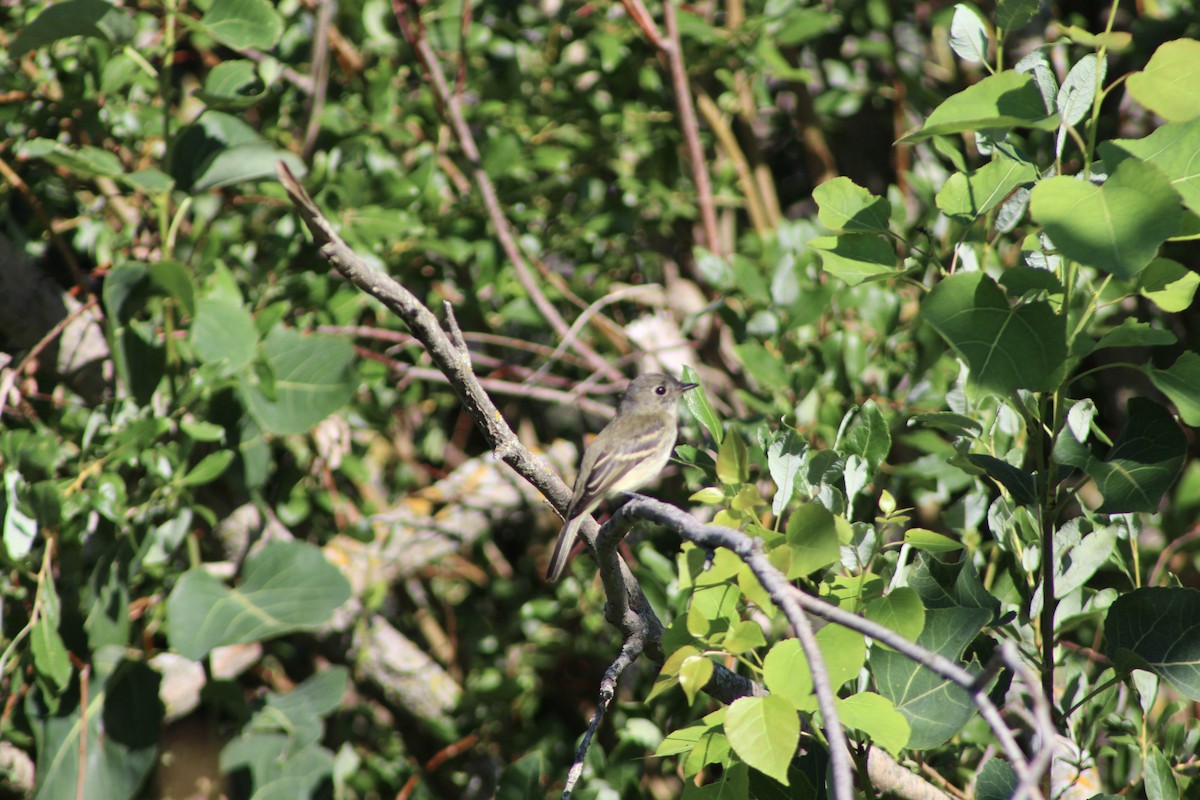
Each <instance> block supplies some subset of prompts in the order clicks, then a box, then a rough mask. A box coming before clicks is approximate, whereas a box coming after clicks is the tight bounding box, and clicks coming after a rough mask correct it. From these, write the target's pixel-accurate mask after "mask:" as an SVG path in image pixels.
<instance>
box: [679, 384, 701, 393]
mask: <svg viewBox="0 0 1200 800" xmlns="http://www.w3.org/2000/svg"><path fill="white" fill-rule="evenodd" d="M699 385H700V384H698V383H685V384H683V388H682V389H680V390H679V391H681V392H690V391H691V390H692V389H695V388H696V387H697V386H699Z"/></svg>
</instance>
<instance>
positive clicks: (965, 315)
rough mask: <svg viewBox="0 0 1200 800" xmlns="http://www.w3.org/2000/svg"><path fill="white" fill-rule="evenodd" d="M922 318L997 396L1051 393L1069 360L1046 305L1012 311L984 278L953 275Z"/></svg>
mask: <svg viewBox="0 0 1200 800" xmlns="http://www.w3.org/2000/svg"><path fill="white" fill-rule="evenodd" d="M921 316H922V317H924V319H925V321H926V322H928V323H929V324H930V325H931V326H933V328H934V330H936V331H937V332H938V333H939V334H941V336H942V338H944V339H945V340H946V341H947V342H949V343H950V346H951V347H953V348H954V349H955V351H957V352H958V354H959V355H960V356H962V358H963V360H965V361H966V362H967V366H968V367H969V368H970V371H971V374H970V378H971V380H972V382H974V383H975V384H976V385H978V386H980V387H982V388H984V389H990V390H992V391H994V392H997V393H999V394H1008V393H1009V392H1012V391H1013V390H1015V389H1029V390H1032V391H1051V390H1053V389H1054V388H1055V387H1056V386H1057V385H1058V382H1059V381H1060V380H1061V375H1060V371H1061V368H1062V366H1063V362H1064V361H1065V360H1066V357H1067V346H1066V342H1065V340H1064V338H1063V337H1064V335H1065V333H1064V330H1063V323H1062V320H1061V319H1059V317H1058V316H1057V315H1056V314H1055V313H1054V312H1053V311H1052V310H1051V308H1050V305H1049V304H1048V303H1046V302H1045V301H1037V302H1033V303H1022V304H1020V305H1018V306H1016V307H1011V306H1009V303H1008V299H1007V298H1006V297H1005V296H1004V292H1002V291H1001V290H1000V288H999V287H998V286H996V284H995V282H994V281H992V279H991V278H990V277H988V276H987V275H985V274H984V273H982V272H968V273H961V274H958V275H951V276H950V277H949V278H946V279H945V280H943V281H942V282H941V283H939V284H938V285H937V286H935V287H933V291H931V292H930V293H929V294H928V295H927V296H926V298H925V300H924V301H923V302H922V303H921Z"/></svg>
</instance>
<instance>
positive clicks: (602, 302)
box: [528, 283, 662, 381]
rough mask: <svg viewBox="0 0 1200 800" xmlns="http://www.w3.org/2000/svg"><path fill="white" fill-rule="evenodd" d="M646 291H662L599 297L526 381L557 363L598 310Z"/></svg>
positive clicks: (638, 289)
mask: <svg viewBox="0 0 1200 800" xmlns="http://www.w3.org/2000/svg"><path fill="white" fill-rule="evenodd" d="M648 291H662V287H661V286H659V285H658V284H657V283H646V284H641V285H638V286H626V287H625V288H624V289H618V290H617V291H615V292H609V293H608V294H606V295H604V297H601V298H600V299H599V300H597V301H595V302H594V303H592V304H591V305H590V306H588V307H587V308H585V309H584V310H583V313H582V314H580V315H579V316H578V317H576V318H575V321H574V322H572V323H571V328H570V330H568V331H567V335H566V336H564V337H563V339H562V341H561V342H559V344H558V347H556V348H554V352H553V353H551V354H550V357H549V358H547V359H546V361H545V363H543V364H542V366H540V367H538V369H537V372H535V373H533V375H532V376H530V377H529V378H528V380H529V381H533V380H535V379H537V378H539V377H541V376H542V375H543V374H544V373H545V372H546V371H547V370H548V369H550V367H551V366H552V365H553V364H554V362H555V361H557V360H558V359H559V358H560V357H561V356H562V354H563V352H564V351H565V350H566V349H567V348H568V347H569V346H570V345H571V343H572V342H574V341H575V337H576V336H578V335H579V331H580V330H582V329H583V326H584V325H586V324H587V322H588V320H589V319H591V318H592V316H594V315H595V314H597V313H598V312H599V311H600V309H602V308H604V307H605V306H608V305H612V304H613V303H616V302H618V301H620V300H623V299H625V298H626V297H630V296H632V295H637V294H643V293H645V292H648Z"/></svg>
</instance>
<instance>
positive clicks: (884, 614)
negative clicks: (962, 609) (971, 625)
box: [864, 534, 961, 647]
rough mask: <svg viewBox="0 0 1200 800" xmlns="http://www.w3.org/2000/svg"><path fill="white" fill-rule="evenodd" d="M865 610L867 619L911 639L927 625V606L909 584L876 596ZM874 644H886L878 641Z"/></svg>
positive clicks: (914, 638) (876, 645)
mask: <svg viewBox="0 0 1200 800" xmlns="http://www.w3.org/2000/svg"><path fill="white" fill-rule="evenodd" d="M935 535H936V534H935ZM959 549H961V546H960V548H959ZM864 611H865V613H866V616H867V619H869V620H871V621H873V622H878V623H879V624H880V625H882V626H884V627H885V628H888V629H889V630H893V631H895V632H896V633H898V634H900V635H901V636H903V637H904V638H905V639H908V640H910V641H914V640H916V638H917V637H918V636H920V635H921V631H922V629H924V627H925V606H924V604H922V603H921V596H920V595H919V594H917V592H916V590H914V589H911V588H909V587H907V586H901V587H899V588H896V589H893V590H892V591H890V592H888V593H887V594H886V595H884V596H883V597H876V598H875V599H874V600H871V601H870V602H868V603H867V606H866V608H865V609H864ZM873 646H874V647H884V646H885V645H883V644H880V643H879V642H876V643H875V644H874V645H873Z"/></svg>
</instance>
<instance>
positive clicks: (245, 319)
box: [191, 297, 258, 373]
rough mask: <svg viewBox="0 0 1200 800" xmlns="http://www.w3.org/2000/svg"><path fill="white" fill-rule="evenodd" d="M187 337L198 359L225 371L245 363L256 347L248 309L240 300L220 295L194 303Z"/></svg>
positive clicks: (233, 369) (256, 339)
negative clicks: (193, 317)
mask: <svg viewBox="0 0 1200 800" xmlns="http://www.w3.org/2000/svg"><path fill="white" fill-rule="evenodd" d="M191 339H192V347H193V348H194V349H195V351H196V356H197V357H198V358H199V359H200V360H201V361H203V362H205V363H206V364H218V365H221V366H222V367H223V368H224V370H225V371H226V372H227V373H232V372H237V371H238V370H240V369H242V368H244V367H245V366H247V365H248V364H249V363H250V361H251V360H252V359H253V358H254V354H255V352H256V351H257V349H258V329H257V328H255V327H254V318H253V317H251V316H250V312H248V311H246V309H245V308H243V307H242V304H241V303H238V302H234V301H232V300H226V299H224V298H220V297H205V298H201V299H200V301H199V302H197V303H196V318H195V319H194V320H192V330H191Z"/></svg>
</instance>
